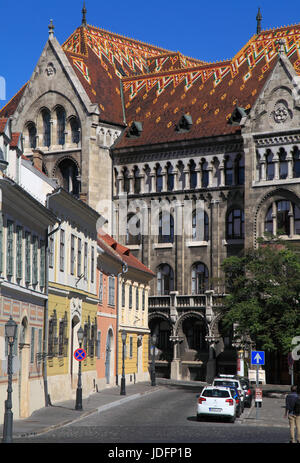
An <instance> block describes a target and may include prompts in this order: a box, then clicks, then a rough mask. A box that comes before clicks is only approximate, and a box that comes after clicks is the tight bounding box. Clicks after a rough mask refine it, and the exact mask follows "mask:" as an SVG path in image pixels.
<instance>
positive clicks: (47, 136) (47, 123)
mask: <svg viewBox="0 0 300 463" xmlns="http://www.w3.org/2000/svg"><path fill="white" fill-rule="evenodd" d="M42 119H43V145H44V146H48V147H49V146H50V145H51V114H50V111H49V109H46V108H45V109H43V110H42Z"/></svg>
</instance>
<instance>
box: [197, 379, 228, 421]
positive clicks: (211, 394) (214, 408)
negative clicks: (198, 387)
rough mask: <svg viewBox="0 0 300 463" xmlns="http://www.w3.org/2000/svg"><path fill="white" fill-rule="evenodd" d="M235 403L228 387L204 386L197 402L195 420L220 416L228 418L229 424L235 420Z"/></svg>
mask: <svg viewBox="0 0 300 463" xmlns="http://www.w3.org/2000/svg"><path fill="white" fill-rule="evenodd" d="M236 407H237V405H236V401H235V399H234V398H233V396H232V393H231V390H230V388H229V387H214V386H206V387H204V388H203V390H202V392H201V394H199V396H198V401H197V420H198V421H200V419H201V417H203V416H214V417H216V416H220V417H226V418H229V420H230V422H231V423H234V422H235V418H236Z"/></svg>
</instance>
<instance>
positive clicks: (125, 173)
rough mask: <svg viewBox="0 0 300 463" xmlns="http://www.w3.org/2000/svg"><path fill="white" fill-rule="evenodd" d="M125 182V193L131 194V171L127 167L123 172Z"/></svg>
mask: <svg viewBox="0 0 300 463" xmlns="http://www.w3.org/2000/svg"><path fill="white" fill-rule="evenodd" d="M123 180H124V192H125V193H127V194H128V193H129V191H130V179H129V171H128V169H127V167H125V168H124V170H123Z"/></svg>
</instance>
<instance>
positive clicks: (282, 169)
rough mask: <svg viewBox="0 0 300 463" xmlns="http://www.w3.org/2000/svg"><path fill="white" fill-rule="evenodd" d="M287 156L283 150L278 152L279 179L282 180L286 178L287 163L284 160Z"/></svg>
mask: <svg viewBox="0 0 300 463" xmlns="http://www.w3.org/2000/svg"><path fill="white" fill-rule="evenodd" d="M286 157H287V154H286V152H285V150H284V149H282V148H281V149H280V151H279V178H280V179H281V180H284V179H286V178H287V176H288V161H287V159H286Z"/></svg>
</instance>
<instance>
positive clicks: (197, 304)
mask: <svg viewBox="0 0 300 463" xmlns="http://www.w3.org/2000/svg"><path fill="white" fill-rule="evenodd" d="M224 296H225V294H216V293H214V292H213V291H207V293H206V294H192V295H178V294H177V292H176V291H174V292H173V293H171V294H170V295H167V296H149V312H155V311H160V312H169V311H170V309H171V307H174V308H176V309H177V310H178V311H180V312H183V311H188V310H193V309H202V310H203V309H204V310H205V309H206V308H207V307H221V306H222V305H223V300H224Z"/></svg>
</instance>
